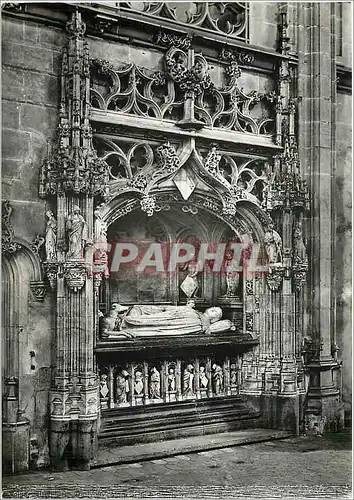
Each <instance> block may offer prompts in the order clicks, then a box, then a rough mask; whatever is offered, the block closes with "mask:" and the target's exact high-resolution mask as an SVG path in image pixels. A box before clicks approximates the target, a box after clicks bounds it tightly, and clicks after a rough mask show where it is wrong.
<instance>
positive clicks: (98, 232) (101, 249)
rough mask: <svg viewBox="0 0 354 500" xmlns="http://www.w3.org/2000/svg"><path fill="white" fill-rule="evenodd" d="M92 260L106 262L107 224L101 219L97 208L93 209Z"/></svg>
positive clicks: (99, 262)
mask: <svg viewBox="0 0 354 500" xmlns="http://www.w3.org/2000/svg"><path fill="white" fill-rule="evenodd" d="M93 234H94V262H95V263H98V264H106V262H107V224H106V222H105V221H104V220H103V219H102V215H101V212H100V209H99V208H96V210H95V211H94V231H93Z"/></svg>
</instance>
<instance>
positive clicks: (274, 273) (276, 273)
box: [266, 265, 285, 292]
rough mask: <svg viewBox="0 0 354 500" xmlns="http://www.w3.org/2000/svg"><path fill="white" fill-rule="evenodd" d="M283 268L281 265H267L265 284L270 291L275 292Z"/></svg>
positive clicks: (282, 274) (279, 283)
mask: <svg viewBox="0 0 354 500" xmlns="http://www.w3.org/2000/svg"><path fill="white" fill-rule="evenodd" d="M284 274H285V269H284V267H283V266H277V265H274V266H269V272H268V275H267V278H266V279H267V285H268V288H269V289H270V290H271V291H272V292H277V291H278V290H279V288H280V285H281V284H282V282H283V278H284Z"/></svg>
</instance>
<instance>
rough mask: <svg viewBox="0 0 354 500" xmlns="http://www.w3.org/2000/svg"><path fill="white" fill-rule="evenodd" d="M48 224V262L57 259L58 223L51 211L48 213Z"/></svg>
mask: <svg viewBox="0 0 354 500" xmlns="http://www.w3.org/2000/svg"><path fill="white" fill-rule="evenodd" d="M46 215H47V219H48V220H47V224H46V229H45V253H46V260H47V262H53V261H56V259H57V248H56V246H57V221H56V220H55V217H54V214H53V212H52V211H51V210H48V211H47V214H46Z"/></svg>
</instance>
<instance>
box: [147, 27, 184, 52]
mask: <svg viewBox="0 0 354 500" xmlns="http://www.w3.org/2000/svg"><path fill="white" fill-rule="evenodd" d="M154 42H155V43H158V44H160V45H165V46H167V47H172V46H173V47H177V48H178V49H182V50H185V49H189V48H190V46H191V43H192V36H191V35H185V36H179V35H175V34H173V33H169V32H167V31H162V30H159V31H158V32H157V33H156V35H155V36H154Z"/></svg>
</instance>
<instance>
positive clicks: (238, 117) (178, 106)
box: [91, 47, 277, 136]
mask: <svg viewBox="0 0 354 500" xmlns="http://www.w3.org/2000/svg"><path fill="white" fill-rule="evenodd" d="M158 54H159V53H156V52H154V67H152V68H151V69H149V68H146V67H144V68H143V67H139V66H137V65H136V62H134V61H126V62H122V63H121V64H120V65H119V64H117V63H111V62H109V61H106V60H104V59H93V60H92V61H91V104H92V107H93V108H96V109H101V110H109V111H116V112H119V113H127V114H133V115H137V116H141V117H145V118H148V117H150V118H157V119H159V120H162V119H163V120H167V121H170V122H175V123H177V124H178V122H183V120H184V119H185V118H186V115H187V114H189V113H190V110H189V108H190V107H193V110H194V115H195V118H196V119H197V120H198V121H199V122H201V126H203V124H204V126H208V127H217V128H222V129H226V130H236V131H239V132H245V133H250V134H255V135H262V136H272V135H273V134H274V133H275V116H276V102H277V95H276V92H275V89H276V87H275V78H274V77H273V78H272V77H269V76H266V75H262V74H257V73H254V72H249V71H245V70H243V71H241V69H240V67H239V66H238V63H237V62H236V60H234V59H232V58H231V59H230V58H229V55H228V54H227V57H226V55H225V51H224V52H222V53H221V54H220V58H219V61H218V62H213V63H212V65H211V64H209V63H208V62H207V60H206V59H205V58H204V57H203V55H202V54H194V63H192V64H191V63H190V58H189V56H188V51H184V50H181V49H178V48H176V47H171V48H170V49H168V51H167V52H166V53H162V52H160V57H159V58H158ZM223 57H224V59H225V60H224V61H223ZM192 97H193V100H190V98H192ZM188 99H189V100H188ZM186 101H187V102H186Z"/></svg>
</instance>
